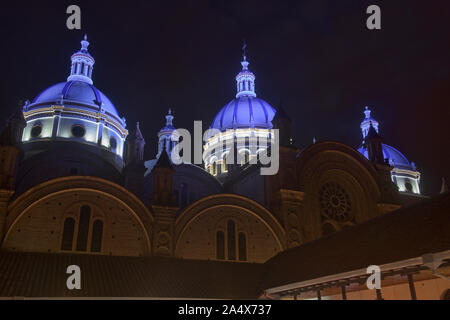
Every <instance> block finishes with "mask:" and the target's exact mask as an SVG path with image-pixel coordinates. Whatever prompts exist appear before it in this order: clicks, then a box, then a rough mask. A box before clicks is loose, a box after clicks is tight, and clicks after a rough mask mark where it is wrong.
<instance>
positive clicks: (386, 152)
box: [358, 143, 416, 170]
mask: <svg viewBox="0 0 450 320" xmlns="http://www.w3.org/2000/svg"><path fill="white" fill-rule="evenodd" d="M381 147H382V149H383V156H384V159H388V161H389V164H390V165H392V166H394V167H396V168H402V169H408V170H416V168H415V167H414V163H410V162H409V161H408V159H406V157H405V156H404V155H403V154H402V153H401V152H400V151H398V150H397V149H395V148H394V147H391V146H389V145H387V144H384V143H383V144H382V145H381ZM358 151H359V152H360V153H361V154H363V155H364V156H365V157H366V158H367V159H369V156H368V153H367V149H366V148H365V147H361V148H359V149H358Z"/></svg>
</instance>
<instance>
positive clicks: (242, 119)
mask: <svg viewBox="0 0 450 320" xmlns="http://www.w3.org/2000/svg"><path fill="white" fill-rule="evenodd" d="M274 116H275V109H274V108H273V107H272V106H271V105H269V104H268V103H267V102H266V101H264V100H262V99H258V98H256V97H253V96H240V97H238V98H235V99H233V100H231V101H230V102H229V103H228V104H226V105H225V106H224V107H223V108H222V109H221V110H220V111H219V113H218V114H217V115H216V117H215V118H214V121H213V122H212V124H211V128H214V129H219V130H221V131H224V130H227V129H233V128H263V129H271V128H272V119H273V117H274Z"/></svg>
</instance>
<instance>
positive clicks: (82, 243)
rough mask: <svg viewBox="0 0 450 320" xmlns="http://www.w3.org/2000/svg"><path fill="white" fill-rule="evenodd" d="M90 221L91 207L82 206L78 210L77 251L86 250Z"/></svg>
mask: <svg viewBox="0 0 450 320" xmlns="http://www.w3.org/2000/svg"><path fill="white" fill-rule="evenodd" d="M90 219H91V207H89V206H86V205H85V206H82V207H81V209H80V223H79V224H78V239H77V251H86V250H87V244H88V235H89V221H90Z"/></svg>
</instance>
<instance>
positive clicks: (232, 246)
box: [227, 220, 236, 260]
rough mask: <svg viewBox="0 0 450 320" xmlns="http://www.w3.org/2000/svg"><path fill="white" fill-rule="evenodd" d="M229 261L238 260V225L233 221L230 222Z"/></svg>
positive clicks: (228, 235)
mask: <svg viewBox="0 0 450 320" xmlns="http://www.w3.org/2000/svg"><path fill="white" fill-rule="evenodd" d="M227 233H228V234H227V237H228V260H236V224H235V222H234V221H233V220H228V224H227Z"/></svg>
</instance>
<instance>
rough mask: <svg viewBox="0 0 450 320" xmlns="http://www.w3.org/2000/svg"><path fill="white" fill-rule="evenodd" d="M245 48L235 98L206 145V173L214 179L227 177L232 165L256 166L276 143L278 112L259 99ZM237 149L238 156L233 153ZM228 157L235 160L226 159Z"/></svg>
mask: <svg viewBox="0 0 450 320" xmlns="http://www.w3.org/2000/svg"><path fill="white" fill-rule="evenodd" d="M245 48H246V45H245V44H244V47H243V50H244V52H243V60H242V62H241V65H242V70H241V71H240V72H239V73H238V74H237V76H236V89H237V93H236V98H235V99H233V100H231V101H230V102H229V103H227V104H226V105H225V106H224V107H223V108H222V109H220V111H219V112H218V113H217V115H216V116H215V118H214V120H213V122H212V123H211V127H210V128H211V129H215V130H212V132H210V133H209V135H208V136H207V141H206V143H205V145H204V154H203V161H204V165H205V169H206V170H207V171H208V172H210V173H211V174H212V175H214V176H216V175H223V174H228V172H229V168H230V165H231V168H233V166H234V165H241V166H244V165H247V164H249V163H250V164H253V163H256V162H257V159H258V158H259V154H260V153H264V152H265V151H266V150H267V148H268V147H269V145H270V144H271V143H272V142H273V140H274V136H273V134H272V128H273V125H272V120H273V118H274V116H275V113H276V111H275V109H274V108H272V106H270V104H268V103H267V102H266V101H264V100H262V99H259V98H257V97H256V93H255V75H254V74H253V73H252V72H251V71H250V70H249V69H248V65H249V62H248V61H247V57H246V53H245ZM218 131H220V132H218ZM232 145H235V146H234V147H232ZM235 147H236V153H235V152H231V151H232V150H231V148H235ZM229 154H231V155H232V156H230V157H232V158H233V159H227V158H228V157H229V156H228V155H229ZM255 159H256V162H255V161H254V160H255Z"/></svg>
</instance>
